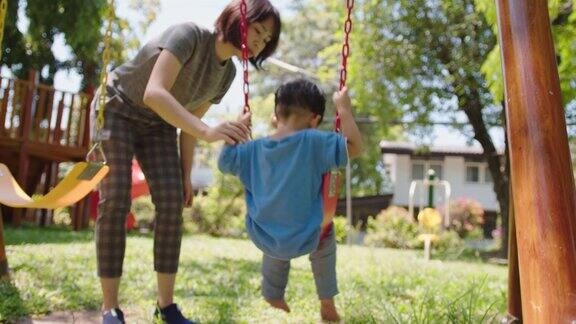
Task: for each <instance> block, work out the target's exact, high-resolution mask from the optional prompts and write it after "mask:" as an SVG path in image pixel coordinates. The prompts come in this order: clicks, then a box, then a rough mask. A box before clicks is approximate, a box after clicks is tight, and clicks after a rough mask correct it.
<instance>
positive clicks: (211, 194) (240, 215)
mask: <svg viewBox="0 0 576 324" xmlns="http://www.w3.org/2000/svg"><path fill="white" fill-rule="evenodd" d="M215 174H216V175H217V180H216V184H215V185H212V186H211V187H210V188H209V189H208V192H207V193H206V195H201V196H197V197H195V198H194V203H193V209H192V215H191V216H192V221H193V222H194V223H195V224H196V225H197V230H198V231H199V232H201V233H207V234H210V235H214V236H227V237H245V236H246V233H245V229H244V216H245V214H246V203H245V202H244V188H243V187H242V184H241V183H240V180H238V179H237V178H236V177H233V176H231V175H224V174H222V173H220V172H217V173H215Z"/></svg>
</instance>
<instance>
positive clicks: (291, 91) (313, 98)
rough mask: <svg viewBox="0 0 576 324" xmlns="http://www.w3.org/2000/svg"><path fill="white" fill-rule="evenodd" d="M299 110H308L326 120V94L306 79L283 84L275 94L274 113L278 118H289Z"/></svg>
mask: <svg viewBox="0 0 576 324" xmlns="http://www.w3.org/2000/svg"><path fill="white" fill-rule="evenodd" d="M297 109H306V110H308V111H311V112H312V113H314V114H317V115H319V116H320V122H322V119H323V118H324V111H325V110H326V98H325V96H324V92H323V91H322V90H321V89H320V88H319V87H318V86H317V85H316V84H315V83H314V82H311V81H309V80H306V79H296V80H292V81H288V82H286V83H284V84H282V85H281V86H280V87H279V88H278V89H277V90H276V93H275V98H274V111H275V113H276V116H277V117H278V118H280V117H282V118H288V117H289V116H290V115H292V114H293V113H294V112H295V111H296V110H297Z"/></svg>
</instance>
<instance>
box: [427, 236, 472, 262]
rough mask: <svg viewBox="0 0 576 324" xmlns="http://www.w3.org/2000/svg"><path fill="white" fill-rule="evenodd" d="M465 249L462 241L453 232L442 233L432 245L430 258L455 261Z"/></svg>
mask: <svg viewBox="0 0 576 324" xmlns="http://www.w3.org/2000/svg"><path fill="white" fill-rule="evenodd" d="M464 249H465V243H464V240H463V239H462V238H461V237H460V235H459V234H458V233H456V232H455V231H450V230H449V231H443V232H441V233H440V234H439V236H438V240H437V241H436V242H434V243H432V256H434V257H437V258H441V259H456V258H458V257H459V256H460V255H461V254H462V252H463V251H464Z"/></svg>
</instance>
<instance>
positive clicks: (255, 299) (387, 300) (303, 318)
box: [0, 228, 507, 323]
mask: <svg viewBox="0 0 576 324" xmlns="http://www.w3.org/2000/svg"><path fill="white" fill-rule="evenodd" d="M5 234H6V240H7V245H8V246H7V254H8V262H9V265H10V267H11V278H12V281H11V283H3V284H0V296H2V298H1V299H0V322H2V321H12V320H14V319H15V318H19V317H22V316H40V315H42V314H46V313H49V312H52V311H58V310H95V309H98V308H99V305H100V299H101V294H100V290H99V284H98V279H97V277H96V275H95V272H96V263H95V248H94V244H93V241H92V233H91V232H79V233H74V232H70V231H68V230H57V229H42V230H40V229H37V228H24V229H17V230H15V229H11V228H8V229H6V233H5ZM338 248H339V250H338V279H339V288H340V291H341V293H340V295H338V296H337V298H336V301H337V305H338V307H339V311H340V313H341V315H343V317H344V319H345V321H346V323H480V322H492V321H496V318H497V317H498V316H500V314H503V313H504V312H505V301H506V297H505V294H506V291H505V290H506V275H507V271H506V268H505V267H500V266H494V265H488V264H482V263H479V262H452V261H450V262H441V261H430V262H425V261H424V260H422V259H421V255H420V254H419V253H418V252H414V251H400V250H391V249H371V248H365V247H346V246H339V247H338ZM260 258H261V255H260V252H259V251H258V250H257V249H256V248H255V247H254V246H253V245H252V244H251V243H250V242H249V241H244V240H232V239H222V238H220V239H216V238H211V237H206V236H197V235H194V236H186V237H185V238H184V241H183V245H182V255H181V261H180V271H179V275H178V282H177V288H176V301H177V302H178V303H179V304H180V305H181V306H182V309H183V310H184V313H185V314H188V315H191V316H192V317H193V318H195V319H198V320H200V321H201V322H202V323H268V322H276V323H277V322H281V323H285V322H287V323H316V322H318V319H319V314H318V308H319V305H318V301H317V299H316V296H315V288H314V283H313V278H312V274H311V271H310V265H309V262H308V259H307V258H305V257H302V258H299V259H297V260H295V261H293V263H292V270H291V274H290V283H289V286H288V291H287V301H288V303H289V304H290V306H291V307H292V313H290V314H285V313H282V312H281V311H277V310H274V309H271V308H269V307H267V305H266V304H265V303H264V302H263V301H262V300H261V298H260V293H259V287H260V274H259V269H260ZM155 292H156V283H155V277H154V273H153V271H152V238H151V237H150V236H130V237H129V239H128V249H127V251H126V259H125V263H124V278H123V281H122V286H121V303H122V305H123V308H124V309H125V311H127V313H128V316H129V318H128V319H129V320H130V322H150V320H151V312H152V308H153V305H154V302H155Z"/></svg>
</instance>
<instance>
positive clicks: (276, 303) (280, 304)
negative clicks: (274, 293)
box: [266, 299, 290, 313]
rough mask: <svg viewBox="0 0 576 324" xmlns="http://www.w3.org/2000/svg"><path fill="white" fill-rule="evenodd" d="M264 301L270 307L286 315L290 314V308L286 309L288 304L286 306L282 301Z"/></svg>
mask: <svg viewBox="0 0 576 324" xmlns="http://www.w3.org/2000/svg"><path fill="white" fill-rule="evenodd" d="M266 301H267V302H268V304H270V306H272V307H275V308H278V309H281V310H283V311H285V312H286V313H290V307H288V304H286V301H285V300H284V299H266Z"/></svg>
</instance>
